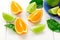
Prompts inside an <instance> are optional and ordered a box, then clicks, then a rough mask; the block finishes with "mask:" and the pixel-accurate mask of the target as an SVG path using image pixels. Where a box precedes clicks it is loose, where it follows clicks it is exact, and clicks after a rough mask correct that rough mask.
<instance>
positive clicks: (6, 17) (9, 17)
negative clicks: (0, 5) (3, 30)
mask: <svg viewBox="0 0 60 40" xmlns="http://www.w3.org/2000/svg"><path fill="white" fill-rule="evenodd" d="M2 15H3V18H4V20H5V21H6V22H13V21H14V20H15V17H14V16H13V15H10V14H8V13H3V14H2Z"/></svg>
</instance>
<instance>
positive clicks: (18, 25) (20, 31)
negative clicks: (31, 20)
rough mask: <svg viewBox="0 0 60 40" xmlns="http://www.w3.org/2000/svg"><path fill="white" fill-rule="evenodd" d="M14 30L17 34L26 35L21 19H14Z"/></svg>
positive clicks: (25, 27)
mask: <svg viewBox="0 0 60 40" xmlns="http://www.w3.org/2000/svg"><path fill="white" fill-rule="evenodd" d="M15 30H16V32H17V33H18V34H26V33H27V26H26V24H25V23H24V21H23V20H22V19H21V18H19V17H18V18H16V20H15Z"/></svg>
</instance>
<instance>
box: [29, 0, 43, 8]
mask: <svg viewBox="0 0 60 40" xmlns="http://www.w3.org/2000/svg"><path fill="white" fill-rule="evenodd" d="M32 2H36V4H37V8H42V7H43V0H31V1H30V3H32Z"/></svg>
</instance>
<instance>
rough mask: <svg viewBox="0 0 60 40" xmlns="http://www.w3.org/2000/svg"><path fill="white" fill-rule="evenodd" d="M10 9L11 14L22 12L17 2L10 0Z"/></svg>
mask: <svg viewBox="0 0 60 40" xmlns="http://www.w3.org/2000/svg"><path fill="white" fill-rule="evenodd" d="M11 11H12V13H13V14H19V13H21V12H22V8H21V6H20V5H19V4H18V3H17V2H15V1H12V3H11Z"/></svg>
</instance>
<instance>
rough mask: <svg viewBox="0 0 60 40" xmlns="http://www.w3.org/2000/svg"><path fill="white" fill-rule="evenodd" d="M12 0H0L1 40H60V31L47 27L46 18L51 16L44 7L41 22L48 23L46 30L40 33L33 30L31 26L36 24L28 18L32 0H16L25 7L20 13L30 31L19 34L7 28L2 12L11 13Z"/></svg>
mask: <svg viewBox="0 0 60 40" xmlns="http://www.w3.org/2000/svg"><path fill="white" fill-rule="evenodd" d="M11 1H12V0H0V40H60V33H53V32H52V31H50V30H49V28H48V27H47V24H46V20H47V19H48V18H50V16H49V15H48V14H47V13H46V11H45V10H44V8H43V18H42V21H41V22H40V23H43V24H46V28H45V30H44V31H43V32H42V33H40V34H38V35H36V34H34V33H33V32H31V30H30V28H31V27H32V26H34V24H32V23H30V22H29V21H28V20H27V17H28V16H29V14H28V13H27V12H26V7H27V6H28V4H29V1H30V0H14V1H16V2H18V3H19V4H20V5H21V6H22V8H23V12H22V13H21V14H20V15H19V17H21V18H22V19H23V20H24V21H25V23H26V24H27V27H28V33H27V34H26V35H18V34H16V33H14V32H13V31H11V30H9V29H7V28H5V27H4V24H5V21H4V20H3V18H2V12H7V13H11V11H10V3H11ZM11 14H12V13H11Z"/></svg>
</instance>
